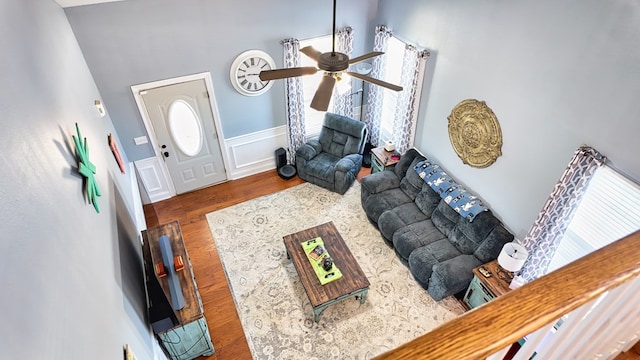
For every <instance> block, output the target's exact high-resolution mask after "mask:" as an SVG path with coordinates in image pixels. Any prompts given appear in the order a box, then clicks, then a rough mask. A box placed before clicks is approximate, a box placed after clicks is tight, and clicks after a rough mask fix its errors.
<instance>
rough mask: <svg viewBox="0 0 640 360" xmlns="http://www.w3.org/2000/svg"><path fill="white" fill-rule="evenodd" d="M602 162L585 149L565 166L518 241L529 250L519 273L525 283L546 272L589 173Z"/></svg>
mask: <svg viewBox="0 0 640 360" xmlns="http://www.w3.org/2000/svg"><path fill="white" fill-rule="evenodd" d="M605 160H606V158H605V157H604V156H603V155H602V154H600V153H599V152H598V151H596V150H595V149H593V148H591V147H589V146H586V145H582V146H581V147H579V148H578V149H577V150H576V151H575V153H574V154H573V158H571V161H570V162H569V165H568V166H567V168H566V169H565V171H564V173H563V174H562V176H561V177H560V180H559V181H558V183H557V184H556V186H555V187H554V189H553V191H552V192H551V195H550V196H549V199H548V200H547V202H546V203H545V204H544V207H543V208H542V210H541V211H540V213H539V214H538V217H537V218H536V221H535V222H534V223H533V225H532V226H531V229H530V230H529V233H527V236H525V238H524V240H523V241H522V242H523V245H524V247H525V248H527V250H529V258H528V259H527V261H526V262H525V264H524V267H523V268H522V273H521V275H522V277H523V278H524V279H525V280H526V281H531V280H534V279H536V278H538V277H540V276H542V275H544V274H545V273H546V272H547V268H548V266H549V263H550V262H551V258H552V257H553V255H554V254H555V252H556V249H557V248H558V244H559V242H560V240H562V238H563V236H564V233H565V231H566V229H567V225H568V224H569V221H570V220H571V218H572V217H573V214H574V212H575V210H576V208H577V207H578V204H579V203H580V200H582V196H583V195H584V191H585V189H586V187H587V185H588V184H589V181H590V180H591V177H592V176H593V173H594V172H595V170H596V169H597V168H598V167H599V166H601V165H603V164H604V162H605Z"/></svg>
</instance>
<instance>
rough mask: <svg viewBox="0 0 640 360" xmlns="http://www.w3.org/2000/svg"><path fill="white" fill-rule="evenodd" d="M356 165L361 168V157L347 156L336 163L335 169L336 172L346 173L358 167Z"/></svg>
mask: <svg viewBox="0 0 640 360" xmlns="http://www.w3.org/2000/svg"><path fill="white" fill-rule="evenodd" d="M358 163H360V164H361V165H360V166H362V155H360V154H349V155H347V156H345V157H343V158H342V159H340V160H339V161H338V162H337V163H336V166H335V169H336V171H342V172H348V171H351V170H352V169H354V168H356V167H358Z"/></svg>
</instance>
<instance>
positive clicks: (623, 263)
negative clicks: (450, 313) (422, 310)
mask: <svg viewBox="0 0 640 360" xmlns="http://www.w3.org/2000/svg"><path fill="white" fill-rule="evenodd" d="M638 276H640V231H637V232H635V233H633V234H631V235H629V236H627V237H625V238H623V239H620V240H618V241H616V242H614V243H612V244H610V245H608V246H606V247H604V248H602V249H600V250H598V251H595V252H593V253H591V254H589V255H586V256H584V257H582V258H580V259H578V260H577V261H574V262H572V263H570V264H568V265H566V266H564V267H562V268H560V269H558V270H556V271H553V272H551V273H549V274H547V275H545V276H542V277H540V278H539V279H536V280H534V281H532V282H530V283H528V284H526V285H524V286H522V287H520V288H518V289H515V290H513V291H510V292H509V293H507V294H505V295H503V296H501V297H498V298H496V299H494V300H492V301H490V302H488V303H486V304H484V305H482V306H480V307H477V308H475V309H473V310H471V311H469V312H467V313H465V314H464V315H462V316H460V317H458V318H456V319H454V320H452V321H450V322H447V323H445V324H443V325H441V326H440V327H438V328H436V329H434V330H433V331H431V332H429V333H427V334H425V335H423V336H420V337H418V338H416V339H414V340H412V341H410V342H408V343H406V344H403V345H401V346H400V347H398V348H396V349H394V350H391V351H388V352H386V353H384V354H382V355H380V356H378V357H376V359H484V358H486V357H487V356H489V355H491V354H494V353H496V352H498V351H500V350H501V349H503V348H505V347H507V346H510V345H511V344H513V343H514V342H516V341H518V340H519V339H521V338H522V337H523V336H525V335H527V334H530V333H532V332H534V331H535V330H537V329H539V328H541V327H542V326H544V325H546V324H549V323H551V322H553V321H556V320H557V319H558V318H560V317H561V316H563V315H565V314H567V313H569V312H570V311H572V310H574V309H576V308H578V307H580V306H581V305H583V304H585V303H587V302H589V301H590V300H593V299H594V298H596V297H598V296H600V295H601V294H602V293H604V292H606V291H608V290H610V289H613V288H615V287H617V286H619V285H621V284H623V283H625V282H626V281H629V280H632V279H634V278H636V277H638Z"/></svg>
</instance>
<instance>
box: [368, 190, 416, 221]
mask: <svg viewBox="0 0 640 360" xmlns="http://www.w3.org/2000/svg"><path fill="white" fill-rule="evenodd" d="M406 203H413V202H412V200H411V199H410V198H409V197H408V196H407V194H405V193H404V191H402V190H400V188H395V189H389V190H386V191H383V192H380V193H376V194H371V195H369V196H368V197H367V198H366V199H365V200H364V203H363V204H362V205H363V206H364V210H365V212H366V213H367V216H368V217H369V219H371V220H372V221H373V222H375V223H376V224H378V218H379V217H380V215H382V213H383V212H385V211H387V210H389V209H393V208H395V207H396V206H400V205H402V204H406Z"/></svg>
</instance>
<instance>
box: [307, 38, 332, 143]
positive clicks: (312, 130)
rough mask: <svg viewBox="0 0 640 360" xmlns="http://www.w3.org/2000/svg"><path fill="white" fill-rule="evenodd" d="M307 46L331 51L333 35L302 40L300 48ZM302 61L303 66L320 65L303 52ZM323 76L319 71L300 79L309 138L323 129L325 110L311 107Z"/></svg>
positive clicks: (321, 50) (323, 51) (322, 51)
mask: <svg viewBox="0 0 640 360" xmlns="http://www.w3.org/2000/svg"><path fill="white" fill-rule="evenodd" d="M306 46H313V47H314V48H315V49H316V50H318V51H320V52H321V53H325V52H329V51H331V35H327V36H321V37H317V38H312V39H308V40H301V41H300V48H301V49H302V48H303V47H306ZM300 63H301V64H300V66H303V67H304V66H317V65H318V64H317V63H316V62H315V61H314V60H313V59H311V58H310V57H308V56H306V55H305V54H302V53H301V54H300ZM322 76H323V72H322V71H318V72H317V73H316V74H315V75H311V76H301V77H300V79H301V80H302V92H303V94H304V113H305V119H304V120H305V127H306V133H307V139H311V138H314V137H317V136H318V135H319V134H320V129H322V122H323V121H324V112H323V111H318V110H315V109H312V108H311V100H313V95H314V94H315V93H316V89H317V88H318V85H320V80H322ZM329 108H331V105H329Z"/></svg>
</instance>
